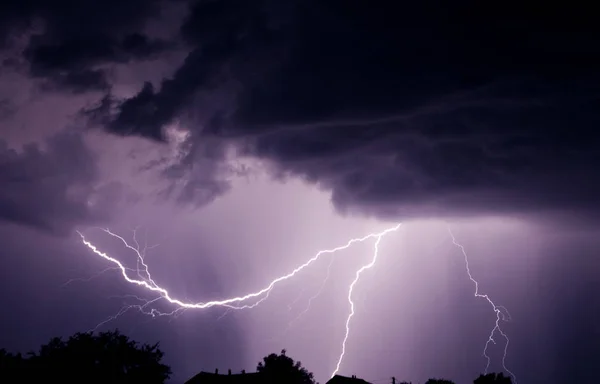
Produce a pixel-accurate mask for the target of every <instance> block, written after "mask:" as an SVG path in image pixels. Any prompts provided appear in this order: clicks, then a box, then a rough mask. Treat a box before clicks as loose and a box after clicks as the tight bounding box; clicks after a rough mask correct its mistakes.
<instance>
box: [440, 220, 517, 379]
mask: <svg viewBox="0 0 600 384" xmlns="http://www.w3.org/2000/svg"><path fill="white" fill-rule="evenodd" d="M448 232H449V233H450V237H451V238H452V243H453V244H454V245H456V246H457V247H458V248H460V250H461V252H462V254H463V256H464V259H465V268H466V270H467V275H468V276H469V279H470V280H471V281H472V282H473V284H474V285H475V297H479V298H482V299H485V300H486V301H487V302H488V303H490V305H491V306H492V308H493V309H494V313H495V314H496V321H495V323H494V327H493V328H492V330H491V332H490V335H489V337H488V339H487V341H486V342H485V347H484V348H483V356H484V357H485V358H486V360H487V364H486V366H485V371H484V373H485V374H487V372H488V369H489V368H490V363H491V359H490V357H489V356H488V354H487V349H488V346H489V345H490V343H493V344H496V340H495V339H494V334H496V332H497V333H499V334H500V335H501V336H502V337H504V339H505V340H506V344H504V353H503V355H502V368H503V369H504V370H505V371H506V372H508V374H509V375H510V376H511V377H512V379H513V380H512V381H513V383H514V384H517V377H516V376H515V375H514V373H512V372H511V371H510V370H509V369H508V368H506V354H507V353H508V344H509V343H510V340H509V339H508V336H507V335H506V333H504V331H503V330H502V328H501V327H500V321H510V320H511V316H510V313H508V310H507V309H506V307H504V306H502V305H496V304H494V302H493V301H492V299H490V297H489V296H488V295H486V294H481V293H479V283H478V282H477V280H475V279H474V278H473V275H472V274H471V269H470V268H469V258H468V257H467V252H466V251H465V248H464V247H463V246H462V245H461V244H459V243H458V242H457V241H456V238H455V237H454V233H452V230H451V229H450V228H448Z"/></svg>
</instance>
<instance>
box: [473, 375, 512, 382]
mask: <svg viewBox="0 0 600 384" xmlns="http://www.w3.org/2000/svg"><path fill="white" fill-rule="evenodd" d="M473 383H474V384H512V380H511V379H510V377H507V376H504V374H503V373H498V374H496V373H488V374H487V375H479V377H478V378H476V379H475V380H474V381H473Z"/></svg>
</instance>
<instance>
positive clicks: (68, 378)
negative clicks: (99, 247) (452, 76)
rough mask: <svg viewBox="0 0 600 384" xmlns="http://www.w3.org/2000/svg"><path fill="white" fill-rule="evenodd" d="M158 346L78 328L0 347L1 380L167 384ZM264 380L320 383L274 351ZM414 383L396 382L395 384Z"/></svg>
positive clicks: (492, 378)
mask: <svg viewBox="0 0 600 384" xmlns="http://www.w3.org/2000/svg"><path fill="white" fill-rule="evenodd" d="M162 358H163V352H162V351H161V350H160V349H159V345H158V343H157V344H154V345H148V344H139V343H136V342H135V341H133V340H131V339H129V338H128V337H127V336H125V335H123V334H121V333H120V332H119V331H118V330H116V331H110V332H101V333H97V334H93V333H91V332H90V333H77V334H75V335H73V336H71V337H69V338H68V340H66V341H63V340H62V339H60V338H54V339H52V340H50V342H49V343H48V344H45V345H42V346H41V347H40V349H39V351H36V352H29V353H27V354H26V355H22V354H20V353H18V354H12V353H9V352H7V351H6V350H4V349H0V383H23V382H27V383H30V382H31V383H33V382H63V383H65V382H67V383H75V382H88V383H89V382H98V383H100V382H102V383H116V384H121V383H144V384H162V383H165V382H166V381H167V380H168V379H169V378H170V376H171V368H170V367H169V366H168V365H166V364H163V363H162ZM256 371H257V372H258V373H259V374H260V377H261V380H260V381H261V382H264V383H286V384H318V383H315V380H314V377H313V374H312V373H311V372H309V371H308V370H307V369H306V368H304V367H303V366H302V363H301V362H299V361H294V360H293V359H292V358H291V357H289V356H287V355H286V351H285V350H283V351H281V353H280V354H275V353H272V354H270V355H268V356H266V357H264V358H263V360H262V361H261V362H259V363H258V365H257V367H256ZM392 382H394V383H397V384H411V383H408V382H396V379H395V378H391V379H390V383H392ZM473 383H474V384H512V382H511V379H510V377H506V376H504V375H503V374H501V373H500V374H495V373H490V374H487V375H480V376H479V377H478V378H477V379H475V380H474V381H473ZM425 384H454V382H452V381H450V380H446V379H429V380H428V381H427V382H426V383H425Z"/></svg>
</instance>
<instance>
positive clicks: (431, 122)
mask: <svg viewBox="0 0 600 384" xmlns="http://www.w3.org/2000/svg"><path fill="white" fill-rule="evenodd" d="M242 3H243V4H238V2H236V1H199V2H197V3H196V5H195V7H193V8H192V11H191V13H190V16H189V17H188V19H187V21H186V23H185V24H184V25H183V27H182V34H183V35H184V37H185V38H186V40H187V41H188V42H189V43H190V44H195V45H196V47H197V49H196V50H195V51H193V52H192V53H191V54H190V56H189V57H188V59H187V60H186V61H185V63H184V64H183V65H182V67H181V68H180V69H179V71H177V72H176V74H175V76H174V77H173V78H172V79H168V80H165V81H164V82H163V84H162V86H161V88H160V89H158V90H155V89H153V88H152V87H150V86H146V87H145V88H144V89H143V90H142V91H141V92H140V93H139V94H138V95H137V96H135V97H133V98H131V99H129V100H126V101H124V102H123V103H122V104H121V105H120V107H119V108H120V111H119V113H118V114H117V115H116V116H115V117H114V118H113V119H112V120H111V121H110V123H108V124H107V127H108V129H109V130H110V131H112V132H117V133H120V134H136V135H142V136H146V137H150V138H153V139H162V138H163V132H164V131H163V129H164V126H165V125H166V124H168V123H170V122H171V121H173V120H174V119H176V118H177V117H178V116H180V115H182V114H184V113H187V112H188V111H190V110H201V111H204V112H205V113H208V112H206V108H205V105H203V104H202V103H199V102H198V99H197V98H195V97H193V96H194V95H197V94H199V93H210V92H211V91H213V90H214V89H215V88H217V86H218V85H219V84H220V85H224V84H225V86H229V85H231V84H232V83H233V84H235V87H231V88H229V89H230V90H231V92H232V94H233V95H235V102H234V103H231V104H229V105H226V106H220V108H218V109H212V110H210V113H211V114H212V116H213V117H215V118H214V119H213V120H211V121H212V122H213V123H215V124H212V125H208V126H207V124H201V125H202V127H201V131H202V134H197V135H195V138H196V140H197V141H198V142H202V140H204V138H206V137H209V136H210V137H218V138H221V139H222V140H231V141H232V142H235V143H236V144H238V145H240V146H241V147H242V148H243V150H244V152H245V153H246V154H249V155H253V156H256V157H259V158H262V159H265V160H269V161H271V163H272V164H273V166H274V168H275V170H276V172H277V174H281V175H286V174H292V175H296V176H300V177H303V178H305V179H306V180H309V181H311V182H314V183H317V184H319V185H321V186H322V187H324V188H327V189H329V190H331V191H332V194H333V195H332V196H333V201H334V203H335V204H336V206H337V207H338V208H339V209H342V210H352V209H360V210H367V211H369V212H374V213H376V214H378V215H394V216H398V215H405V216H423V215H436V216H437V215H445V214H470V213H478V212H481V211H487V212H490V211H495V212H504V213H506V212H513V213H515V212H523V210H526V211H530V212H541V211H543V212H547V211H569V210H572V209H576V210H578V211H579V212H582V211H589V212H592V213H593V212H597V208H598V204H597V201H598V199H597V198H596V196H597V195H598V192H600V183H599V182H598V180H597V177H596V176H595V175H596V173H597V172H596V169H597V167H598V166H599V165H600V154H599V153H598V150H597V148H598V144H600V143H599V142H600V140H599V138H600V134H598V131H597V129H596V127H597V126H598V123H599V120H600V118H599V114H598V113H597V111H596V107H595V105H597V104H598V101H599V100H598V96H599V95H600V92H599V90H600V81H599V80H600V79H599V76H598V75H597V73H596V70H595V68H597V67H598V65H600V49H599V46H598V45H597V44H596V43H595V41H597V39H598V38H599V37H600V33H599V28H598V27H597V23H596V22H595V21H594V19H593V17H591V15H592V13H591V12H587V11H586V10H585V9H575V7H570V8H565V7H552V6H548V5H547V4H546V5H544V6H543V7H541V8H540V7H536V6H532V5H523V4H517V3H512V2H509V3H503V4H502V5H501V6H500V5H499V6H497V7H494V8H491V7H489V5H482V4H480V3H477V2H473V1H462V2H458V3H457V2H452V3H447V2H440V1H428V2H418V3H410V4H409V3H401V4H400V3H397V2H384V1H382V2H378V4H376V5H375V4H373V5H372V6H369V7H366V6H364V5H363V4H361V3H359V2H347V1H341V0H340V1H337V0H328V1H318V2H317V1H296V2H293V3H290V4H293V6H292V5H287V6H286V7H281V6H279V7H278V8H276V7H275V5H274V4H270V3H268V2H252V3H251V4H250V3H247V2H242ZM216 123H218V124H216ZM198 125H200V124H198ZM199 130H200V129H199Z"/></svg>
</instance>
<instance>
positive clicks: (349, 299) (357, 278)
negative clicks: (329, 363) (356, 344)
mask: <svg viewBox="0 0 600 384" xmlns="http://www.w3.org/2000/svg"><path fill="white" fill-rule="evenodd" d="M398 228H400V224H398V226H397V227H395V228H394V229H393V230H397V229H398ZM386 234H387V233H385V232H384V233H382V234H380V235H379V236H377V240H376V241H375V250H374V251H373V258H372V259H371V262H370V263H369V264H366V265H363V266H362V267H361V268H360V269H359V270H358V271H356V275H355V277H354V280H353V281H352V283H351V284H350V288H349V289H348V302H349V303H350V314H349V315H348V317H347V318H346V334H345V335H344V341H343V342H342V353H340V357H339V358H338V361H337V364H336V366H335V370H334V371H333V372H332V373H331V377H333V376H335V374H336V373H338V371H339V370H340V365H341V364H342V360H343V359H344V355H345V354H346V342H347V341H348V336H349V335H350V320H352V317H353V316H354V301H352V292H353V291H354V287H355V286H356V283H358V280H359V279H360V276H361V274H362V273H363V272H364V271H366V270H367V269H369V268H372V267H373V266H374V265H375V263H376V262H377V256H378V255H379V242H380V241H381V239H382V237H383V236H384V235H386Z"/></svg>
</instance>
